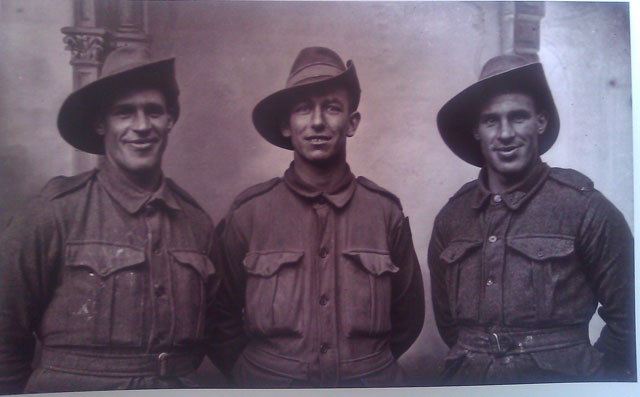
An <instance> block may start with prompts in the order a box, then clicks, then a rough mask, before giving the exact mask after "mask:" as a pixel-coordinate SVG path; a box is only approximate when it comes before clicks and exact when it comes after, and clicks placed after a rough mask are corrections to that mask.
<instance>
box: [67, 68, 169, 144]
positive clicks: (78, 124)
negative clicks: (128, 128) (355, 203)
mask: <svg viewBox="0 0 640 397" xmlns="http://www.w3.org/2000/svg"><path fill="white" fill-rule="evenodd" d="M174 61H175V58H168V59H163V60H160V61H155V62H151V63H147V64H145V65H142V66H139V67H134V68H131V69H126V70H124V71H122V72H119V73H115V74H110V75H109V76H106V77H102V78H99V79H97V80H95V81H93V82H91V83H89V84H87V85H85V86H84V87H82V88H80V89H78V90H76V91H74V92H73V93H71V94H70V95H69V96H68V97H67V99H66V100H65V101H64V103H63V104H62V107H61V108H60V111H59V112H58V130H59V132H60V135H61V136H62V137H63V138H64V140H65V141H67V142H68V143H69V144H70V145H71V146H73V147H75V148H76V149H79V150H82V151H83V152H87V153H93V154H104V153H105V151H104V142H103V141H104V139H103V137H102V136H100V135H98V134H97V133H96V128H95V127H96V125H95V123H96V117H97V115H98V111H99V110H100V106H102V105H103V103H102V102H103V101H104V100H105V97H106V95H107V93H110V92H114V91H115V90H116V89H120V88H122V89H126V88H127V87H135V86H137V85H139V84H141V83H142V84H147V85H149V86H158V87H159V88H160V87H163V88H164V89H165V90H166V92H167V93H174V94H175V95H176V96H177V94H178V88H177V85H176V84H175V70H174ZM179 113H180V111H179V108H178V105H177V103H176V104H175V109H173V114H172V116H173V118H174V122H175V121H176V120H177V119H178V116H179Z"/></svg>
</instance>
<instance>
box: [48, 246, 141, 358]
mask: <svg viewBox="0 0 640 397" xmlns="http://www.w3.org/2000/svg"><path fill="white" fill-rule="evenodd" d="M65 258H66V260H65V265H66V276H65V277H66V278H65V280H64V287H63V288H64V289H63V291H61V293H64V294H65V300H66V302H65V303H66V305H65V306H66V307H65V308H64V309H63V310H65V311H66V313H65V314H66V316H65V318H66V319H67V326H66V334H67V337H66V339H67V340H68V341H69V342H70V343H72V344H87V345H96V346H111V345H121V346H140V345H141V344H142V337H143V315H142V314H143V309H144V291H145V278H144V273H143V272H144V266H143V265H144V262H145V256H144V252H143V251H142V250H141V249H137V248H133V247H130V246H123V245H116V244H107V243H83V242H81V243H69V244H67V247H66V254H65Z"/></svg>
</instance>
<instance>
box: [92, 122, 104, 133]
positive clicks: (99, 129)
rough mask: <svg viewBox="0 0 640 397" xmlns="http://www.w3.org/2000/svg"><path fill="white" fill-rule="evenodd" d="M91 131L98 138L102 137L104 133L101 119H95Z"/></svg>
mask: <svg viewBox="0 0 640 397" xmlns="http://www.w3.org/2000/svg"><path fill="white" fill-rule="evenodd" d="M93 129H94V131H95V132H96V134H98V135H100V136H104V131H105V127H104V120H102V118H97V119H96V120H95V121H94V123H93Z"/></svg>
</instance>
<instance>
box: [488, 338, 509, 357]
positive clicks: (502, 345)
mask: <svg viewBox="0 0 640 397" xmlns="http://www.w3.org/2000/svg"><path fill="white" fill-rule="evenodd" d="M491 337H492V338H491V341H492V342H495V345H496V347H497V348H498V351H497V353H496V355H498V356H504V355H506V354H507V353H508V352H509V350H510V349H511V348H512V347H513V340H511V338H509V337H508V336H507V335H498V334H497V333H495V332H493V333H491Z"/></svg>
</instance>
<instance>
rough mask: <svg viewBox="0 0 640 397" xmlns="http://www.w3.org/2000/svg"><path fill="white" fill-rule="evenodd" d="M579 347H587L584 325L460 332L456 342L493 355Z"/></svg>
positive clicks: (587, 332)
mask: <svg viewBox="0 0 640 397" xmlns="http://www.w3.org/2000/svg"><path fill="white" fill-rule="evenodd" d="M583 343H590V342H589V328H588V325H586V324H580V325H578V326H568V327H558V328H542V329H531V330H517V331H510V330H504V329H502V330H499V331H498V330H496V331H492V330H491V329H489V330H487V329H483V328H480V329H478V328H461V329H460V331H459V333H458V341H457V344H458V345H459V346H461V347H463V348H465V349H467V350H470V351H475V352H482V353H490V354H496V355H506V354H521V353H530V352H536V351H544V350H554V349H559V348H563V347H569V346H575V345H579V344H583Z"/></svg>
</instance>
